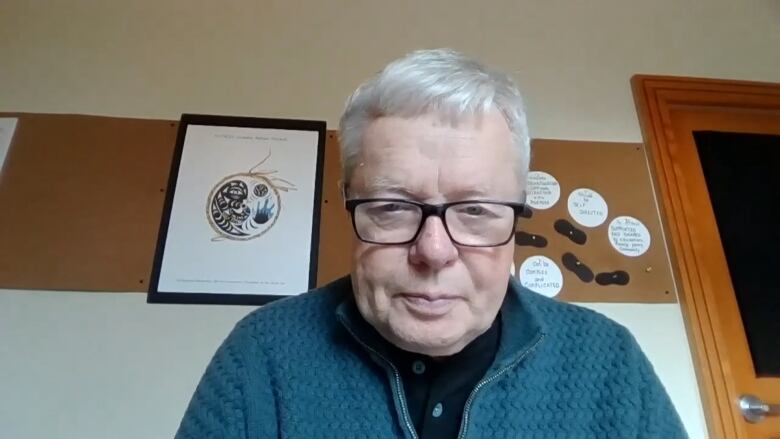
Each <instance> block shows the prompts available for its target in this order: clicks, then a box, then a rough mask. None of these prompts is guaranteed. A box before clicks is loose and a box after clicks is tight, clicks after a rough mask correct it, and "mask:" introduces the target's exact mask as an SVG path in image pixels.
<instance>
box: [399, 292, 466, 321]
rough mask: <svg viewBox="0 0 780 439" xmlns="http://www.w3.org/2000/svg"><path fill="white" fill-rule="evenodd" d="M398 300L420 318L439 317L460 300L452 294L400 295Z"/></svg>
mask: <svg viewBox="0 0 780 439" xmlns="http://www.w3.org/2000/svg"><path fill="white" fill-rule="evenodd" d="M399 297H400V299H401V300H402V301H403V303H404V304H405V305H406V307H407V309H408V310H409V311H411V312H412V313H414V314H416V315H418V316H420V317H427V318H431V317H441V316H443V315H445V314H447V313H448V312H450V310H451V309H452V308H453V307H454V306H455V304H456V303H457V302H458V300H460V298H459V297H458V296H455V295H452V294H439V293H401V294H399Z"/></svg>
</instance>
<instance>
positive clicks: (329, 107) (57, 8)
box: [0, 0, 780, 439]
mask: <svg viewBox="0 0 780 439" xmlns="http://www.w3.org/2000/svg"><path fill="white" fill-rule="evenodd" d="M438 46H450V47H455V48H458V49H461V50H464V51H466V52H469V53H471V54H473V55H476V56H477V57H479V58H481V59H483V60H485V61H487V62H488V63H491V64H495V65H497V66H499V67H502V68H504V69H506V70H509V71H511V72H513V73H514V75H515V77H516V79H517V81H518V83H519V84H520V85H521V87H522V89H523V90H524V92H525V94H526V98H527V101H528V106H529V109H530V123H531V127H532V135H533V136H534V137H548V138H559V139H577V140H603V141H640V140H641V135H640V132H639V127H638V124H637V122H636V115H635V111H634V104H633V100H632V98H631V93H630V88H629V83H628V81H629V78H630V76H631V75H632V74H634V73H659V74H674V75H689V76H707V77H722V78H733V79H750V80H763V81H773V82H779V81H780V57H778V56H777V48H778V47H780V2H778V1H776V0H747V1H741V2H734V1H730V0H710V1H690V0H689V1H676V0H658V1H652V2H651V1H645V2H638V1H635V2H628V1H624V0H610V1H604V0H600V1H599V0H596V1H584V0H567V1H563V0H550V1H545V2H540V1H531V0H500V1H484V2H480V1H445V0H436V1H424V2H423V1H419V2H418V1H405V2H399V1H392V2H389V1H381V2H380V1H365V2H358V1H352V2H348V1H329V2H325V1H316V0H307V1H303V2H301V1H292V0H287V1H281V0H279V1H271V0H263V1H250V0H225V1H219V2H217V1H212V2H210V1H203V0H201V1H193V0H187V1H184V0H170V1H165V2H161V1H153V0H136V1H130V2H128V1H123V2H119V1H105V0H91V1H86V0H81V1H69V2H66V1H54V0H49V1H36V0H3V1H2V2H0V111H31V112H73V113H87V114H101V115H115V116H137V117H152V118H173V119H175V118H178V116H179V114H180V113H182V112H201V113H213V114H236V115H257V116H289V117H298V118H325V119H327V120H328V122H329V123H330V124H331V126H335V123H336V121H337V119H338V115H339V111H340V109H341V106H342V103H343V101H344V98H345V97H346V95H347V94H348V93H349V92H350V91H351V90H352V89H353V88H354V87H355V86H356V85H357V84H358V82H359V81H360V80H362V79H364V78H365V77H367V76H368V75H369V74H371V73H372V72H374V71H376V70H377V69H379V68H380V67H381V66H382V65H383V64H384V63H385V62H386V61H388V60H389V59H391V58H394V57H396V56H398V55H400V54H402V53H404V52H406V51H408V50H411V49H414V48H420V47H438ZM7 212H9V208H8V207H7V206H4V207H2V210H0V214H7ZM0 245H2V243H0ZM3 251H7V250H6V249H3ZM594 307H595V308H597V309H599V310H600V311H602V312H604V313H606V314H608V315H611V316H612V317H613V318H616V319H617V320H618V321H621V322H622V323H624V324H625V325H626V326H628V327H629V328H630V329H631V330H632V331H633V332H634V333H635V335H636V336H637V338H638V339H639V341H640V343H641V344H642V345H643V347H644V348H645V349H646V350H647V351H648V355H649V357H650V358H651V360H652V361H653V363H654V364H655V365H656V368H657V370H658V371H659V374H660V375H661V378H662V380H663V381H664V383H665V384H666V386H667V388H668V389H669V391H670V393H671V394H672V397H673V398H674V399H675V403H676V404H677V407H678V409H679V410H680V412H681V414H683V417H684V418H685V421H686V424H687V426H688V428H689V429H690V431H691V436H692V437H693V438H698V437H703V435H704V433H703V427H702V425H703V421H702V418H701V407H700V404H699V402H698V401H697V400H696V396H695V390H694V389H695V381H694V379H693V371H692V366H691V362H690V357H689V356H687V340H686V339H685V334H684V332H683V330H682V324H681V320H680V316H679V310H676V308H675V307H672V308H669V306H668V305H625V306H620V305H603V306H601V305H595V306H594ZM248 311H249V310H248V309H246V308H236V307H201V306H186V307H185V306H172V305H146V304H145V303H144V297H143V295H141V294H101V293H68V292H31V291H25V292H19V291H7V290H6V291H3V290H0V392H2V395H3V396H2V398H0V435H2V436H3V437H14V438H48V437H58V438H84V439H91V438H104V437H112V438H139V437H143V438H165V437H170V436H171V435H172V433H173V431H174V430H175V428H176V425H177V424H178V421H179V418H180V416H181V413H182V411H183V409H184V406H185V405H186V401H187V400H188V399H189V396H190V394H191V392H192V390H193V388H194V385H195V383H196V381H197V378H198V377H199V375H200V373H201V372H202V370H203V368H204V367H205V364H206V362H207V361H208V358H209V357H210V355H211V353H212V352H213V350H214V349H215V348H216V346H217V344H218V342H219V341H220V340H221V339H222V337H224V335H225V334H226V333H227V331H228V330H229V329H230V327H231V326H232V324H233V323H234V322H235V321H236V320H238V318H240V317H241V316H243V315H244V314H246V313H247V312H248ZM661 330H663V332H658V331H661ZM673 365H676V366H675V367H673Z"/></svg>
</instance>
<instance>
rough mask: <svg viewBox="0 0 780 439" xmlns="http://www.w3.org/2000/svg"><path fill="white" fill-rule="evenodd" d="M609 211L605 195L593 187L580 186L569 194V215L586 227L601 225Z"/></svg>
mask: <svg viewBox="0 0 780 439" xmlns="http://www.w3.org/2000/svg"><path fill="white" fill-rule="evenodd" d="M608 213H609V209H608V208H607V202H606V201H604V197H602V196H601V195H600V194H599V193H598V192H596V191H594V190H593V189H588V188H579V189H575V190H573V191H572V192H571V194H569V215H571V217H572V218H574V221H577V222H578V223H580V224H581V225H583V226H585V227H596V226H600V225H601V224H602V223H604V221H606V220H607V214H608Z"/></svg>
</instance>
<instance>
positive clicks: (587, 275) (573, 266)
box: [561, 253, 593, 283]
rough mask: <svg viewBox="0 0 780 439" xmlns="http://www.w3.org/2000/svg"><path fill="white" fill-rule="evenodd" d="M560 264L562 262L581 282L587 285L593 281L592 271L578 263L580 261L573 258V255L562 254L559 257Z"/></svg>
mask: <svg viewBox="0 0 780 439" xmlns="http://www.w3.org/2000/svg"><path fill="white" fill-rule="evenodd" d="M561 262H563V266H564V267H566V268H567V269H568V270H569V271H571V272H572V273H574V274H576V275H577V277H578V278H580V280H581V281H583V282H585V283H588V282H591V281H592V280H593V270H591V269H590V268H589V267H588V266H587V265H585V264H583V263H582V262H580V260H579V259H578V258H577V257H576V256H574V253H564V254H563V256H562V257H561Z"/></svg>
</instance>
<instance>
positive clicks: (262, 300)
mask: <svg viewBox="0 0 780 439" xmlns="http://www.w3.org/2000/svg"><path fill="white" fill-rule="evenodd" d="M192 125H205V126H211V127H239V128H265V129H276V130H292V131H312V132H315V133H316V134H317V151H316V175H315V176H314V197H313V198H314V200H313V205H312V222H311V224H312V230H311V244H310V256H309V273H308V288H307V289H312V288H314V287H315V286H316V280H317V262H318V261H317V256H318V250H319V229H320V215H321V201H322V177H323V167H324V160H325V142H326V140H325V135H326V123H325V121H317V120H298V119H276V118H259V117H241V116H222V115H205V114H182V116H181V118H180V121H179V127H178V134H177V138H176V146H175V149H174V153H173V158H172V162H171V171H170V174H169V178H168V187H167V193H166V197H165V204H164V208H163V215H162V218H161V221H160V229H159V233H158V238H157V247H156V252H155V256H154V265H153V268H152V274H151V277H150V284H149V289H148V292H147V303H176V304H218V305H264V304H266V303H269V302H271V301H273V300H277V299H281V298H283V297H288V296H290V294H279V295H277V294H252V293H247V294H237V293H235V292H232V293H222V292H220V291H219V290H218V289H217V290H215V291H213V292H208V293H202V292H186V291H178V292H171V291H160V290H159V282H160V276H161V269H162V265H163V258H164V257H165V251H166V241H167V238H168V235H169V227H170V220H171V211H172V208H173V205H174V200H175V199H176V185H177V181H178V179H179V174H180V171H181V160H182V155H183V153H184V147H185V144H186V138H187V129H188V127H189V126H192ZM303 292H305V291H300V292H299V293H303Z"/></svg>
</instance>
